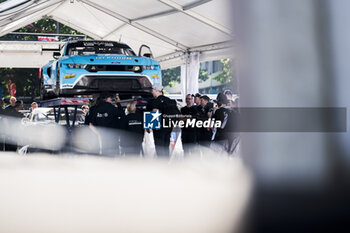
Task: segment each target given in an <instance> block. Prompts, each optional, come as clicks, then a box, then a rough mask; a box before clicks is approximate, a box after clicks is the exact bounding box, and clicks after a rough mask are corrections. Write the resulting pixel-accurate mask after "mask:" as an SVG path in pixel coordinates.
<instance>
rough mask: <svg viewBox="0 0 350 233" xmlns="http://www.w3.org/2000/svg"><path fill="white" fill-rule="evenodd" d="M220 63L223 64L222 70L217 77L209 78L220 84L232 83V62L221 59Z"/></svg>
mask: <svg viewBox="0 0 350 233" xmlns="http://www.w3.org/2000/svg"><path fill="white" fill-rule="evenodd" d="M220 62H221V63H222V64H223V70H222V71H221V72H220V73H218V74H217V75H215V76H213V77H211V79H214V80H216V81H218V82H220V83H230V82H232V60H231V59H229V58H228V59H221V60H220Z"/></svg>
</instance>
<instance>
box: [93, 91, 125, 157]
mask: <svg viewBox="0 0 350 233" xmlns="http://www.w3.org/2000/svg"><path fill="white" fill-rule="evenodd" d="M113 98H114V95H113V94H111V93H109V92H104V93H102V94H101V100H102V103H101V104H99V105H98V106H97V107H96V109H95V110H94V114H93V115H92V116H91V122H90V126H91V128H92V129H93V130H94V131H95V132H98V135H99V136H100V146H101V150H100V153H102V154H105V155H115V154H119V132H117V133H116V134H115V132H114V135H113V136H112V133H111V132H109V130H108V129H118V128H120V121H122V117H124V115H125V114H124V111H123V110H122V109H120V108H116V107H115V106H114V105H113V104H112V99H113ZM120 107H121V106H120ZM96 126H97V127H99V128H98V129H96V128H94V127H96Z"/></svg>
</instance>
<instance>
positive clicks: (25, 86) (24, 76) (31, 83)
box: [0, 68, 40, 98]
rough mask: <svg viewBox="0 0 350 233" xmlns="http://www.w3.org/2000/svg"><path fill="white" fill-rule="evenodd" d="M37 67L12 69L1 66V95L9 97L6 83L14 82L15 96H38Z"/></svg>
mask: <svg viewBox="0 0 350 233" xmlns="http://www.w3.org/2000/svg"><path fill="white" fill-rule="evenodd" d="M38 75H39V69H31V68H24V69H12V68H2V69H0V84H1V87H2V95H3V96H4V97H9V91H8V87H7V84H8V82H9V81H10V82H11V83H15V84H16V90H17V93H16V96H31V97H32V98H35V97H36V96H39V94H40V93H39V83H40V80H39V77H38Z"/></svg>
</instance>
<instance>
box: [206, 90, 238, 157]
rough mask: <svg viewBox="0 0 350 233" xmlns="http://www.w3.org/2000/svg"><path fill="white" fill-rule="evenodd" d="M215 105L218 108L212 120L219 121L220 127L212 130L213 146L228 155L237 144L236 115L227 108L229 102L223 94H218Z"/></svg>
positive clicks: (232, 110)
mask: <svg viewBox="0 0 350 233" xmlns="http://www.w3.org/2000/svg"><path fill="white" fill-rule="evenodd" d="M217 103H218V106H219V108H218V109H217V110H216V111H215V114H214V118H215V120H219V121H221V127H219V128H215V129H214V132H213V137H212V140H213V144H214V145H215V146H219V147H220V148H221V149H222V150H225V151H227V152H228V153H233V151H234V150H235V148H236V146H237V143H238V142H239V137H238V135H236V134H235V127H236V124H237V122H236V120H237V117H238V115H237V114H236V111H235V110H234V109H231V107H230V106H229V104H230V100H229V99H228V98H227V96H226V95H225V94H224V93H219V94H218V96H217Z"/></svg>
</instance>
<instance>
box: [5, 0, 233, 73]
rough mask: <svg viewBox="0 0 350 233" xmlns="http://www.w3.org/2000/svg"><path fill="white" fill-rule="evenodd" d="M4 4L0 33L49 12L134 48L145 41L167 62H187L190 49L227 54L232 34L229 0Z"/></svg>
mask: <svg viewBox="0 0 350 233" xmlns="http://www.w3.org/2000/svg"><path fill="white" fill-rule="evenodd" d="M11 2H12V3H11ZM10 3H11V4H10ZM5 4H6V5H5ZM9 6H10V7H9ZM11 6H13V7H11ZM0 9H1V10H2V11H1V13H0V36H3V35H5V34H7V33H10V32H13V31H15V30H17V29H19V28H21V27H23V26H25V25H28V24H30V23H32V22H35V21H37V20H39V19H41V18H47V17H48V18H52V19H54V20H57V21H59V22H61V23H63V24H66V25H68V26H70V27H72V28H74V29H76V30H78V31H80V32H82V33H84V34H86V35H88V36H90V37H92V38H94V39H104V40H114V41H121V42H124V43H126V44H128V45H129V46H130V47H132V48H133V49H134V50H135V51H136V52H137V51H138V48H139V47H140V46H141V45H142V44H146V45H148V46H150V47H151V49H152V52H153V53H154V56H155V57H156V58H158V59H160V62H161V63H162V62H163V63H164V64H168V65H166V66H175V65H180V64H183V63H184V59H183V57H184V56H185V54H186V52H200V53H203V55H204V53H206V52H210V53H208V54H209V55H208V54H207V55H205V56H203V59H204V58H205V59H210V57H215V58H226V57H227V55H228V54H229V53H227V50H226V49H225V48H229V47H230V45H229V42H230V41H231V40H232V33H231V25H230V22H231V12H232V10H231V0H142V1H140V0H118V1H115V0H98V1H97V0H35V1H34V0H32V1H24V0H9V1H6V2H4V3H2V4H0ZM198 48H199V49H198ZM203 48H205V49H203ZM213 51H217V52H216V53H215V52H213ZM210 54H214V55H213V56H210ZM179 57H180V58H181V57H182V59H179ZM174 59H175V60H174ZM169 60H173V62H169ZM163 68H164V67H163Z"/></svg>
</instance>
